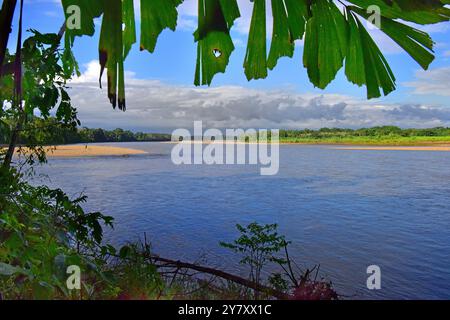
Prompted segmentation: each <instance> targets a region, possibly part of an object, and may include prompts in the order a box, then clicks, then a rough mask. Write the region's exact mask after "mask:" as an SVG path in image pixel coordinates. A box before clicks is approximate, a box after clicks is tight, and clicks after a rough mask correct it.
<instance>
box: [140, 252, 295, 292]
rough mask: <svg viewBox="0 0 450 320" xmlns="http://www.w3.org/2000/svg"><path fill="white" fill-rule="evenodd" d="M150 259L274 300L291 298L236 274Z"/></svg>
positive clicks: (154, 258)
mask: <svg viewBox="0 0 450 320" xmlns="http://www.w3.org/2000/svg"><path fill="white" fill-rule="evenodd" d="M149 259H151V260H152V261H154V262H162V263H164V267H170V266H173V267H175V268H177V269H190V270H195V271H198V272H201V273H205V274H210V275H213V276H216V277H219V278H222V279H225V280H228V281H232V282H234V283H237V284H240V285H242V286H244V287H247V288H250V289H253V290H255V291H258V292H263V293H266V294H268V295H270V296H272V297H274V298H277V299H280V300H288V299H289V298H290V296H289V295H288V294H286V293H284V292H281V291H278V290H275V289H273V288H270V287H267V286H264V285H261V284H257V283H255V282H253V281H250V280H247V279H245V278H241V277H239V276H236V275H234V274H231V273H228V272H225V271H222V270H217V269H213V268H210V267H204V266H199V265H196V264H193V263H188V262H182V261H175V260H170V259H166V258H161V257H158V256H151V257H149Z"/></svg>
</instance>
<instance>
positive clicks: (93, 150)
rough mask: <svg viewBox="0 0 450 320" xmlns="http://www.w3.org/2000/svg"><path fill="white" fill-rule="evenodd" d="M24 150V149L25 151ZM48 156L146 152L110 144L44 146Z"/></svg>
mask: <svg viewBox="0 0 450 320" xmlns="http://www.w3.org/2000/svg"><path fill="white" fill-rule="evenodd" d="M25 152H26V151H25ZM46 152H47V157H48V158H75V157H98V156H127V155H136V154H146V153H147V152H145V151H142V150H135V149H129V148H119V147H111V146H91V145H87V146H86V145H66V146H55V147H47V148H46Z"/></svg>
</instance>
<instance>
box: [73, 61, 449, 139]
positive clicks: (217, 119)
mask: <svg viewBox="0 0 450 320" xmlns="http://www.w3.org/2000/svg"><path fill="white" fill-rule="evenodd" d="M98 71H99V69H98V63H97V62H91V63H90V64H88V65H87V69H86V72H85V73H84V74H83V75H82V77H81V78H79V79H77V80H75V81H73V82H72V83H71V84H70V86H71V87H72V89H71V90H70V95H71V97H72V100H73V103H74V105H75V106H76V107H77V108H78V111H79V117H80V119H81V121H82V123H83V125H85V126H89V127H104V128H115V127H123V128H127V129H135V130H145V131H157V130H158V131H166V132H168V131H171V130H172V129H174V128H181V127H184V128H186V127H187V128H190V127H191V126H192V123H193V121H195V120H202V121H204V122H205V126H208V127H218V128H234V127H239V128H241V127H242V128H248V127H254V128H293V129H299V128H320V127H350V128H354V127H368V126H377V125H398V126H401V127H433V126H450V109H448V108H437V107H431V106H423V105H399V104H391V105H389V104H381V103H380V102H379V101H370V102H368V101H365V100H358V99H355V98H352V97H348V96H343V95H336V94H334V95H333V94H324V95H316V94H299V93H297V92H295V91H292V90H290V89H278V90H257V89H251V88H245V87H240V86H222V87H214V88H196V87H192V86H181V85H170V84H166V83H162V82H160V81H157V80H143V79H137V78H136V77H135V75H134V74H133V73H127V75H126V78H127V106H128V110H127V112H125V113H123V112H120V111H117V110H116V111H113V110H111V106H110V105H109V102H108V99H107V98H106V88H105V87H104V89H103V90H100V89H99V86H98ZM447 83H448V82H447Z"/></svg>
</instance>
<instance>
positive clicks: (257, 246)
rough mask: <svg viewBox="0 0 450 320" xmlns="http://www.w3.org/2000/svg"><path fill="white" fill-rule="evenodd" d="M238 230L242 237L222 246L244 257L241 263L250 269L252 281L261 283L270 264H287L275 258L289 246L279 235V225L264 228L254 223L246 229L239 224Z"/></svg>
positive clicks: (264, 226)
mask: <svg viewBox="0 0 450 320" xmlns="http://www.w3.org/2000/svg"><path fill="white" fill-rule="evenodd" d="M236 228H237V229H238V231H239V232H240V234H241V236H240V237H239V238H238V239H236V240H235V241H233V242H232V243H226V242H221V243H220V245H221V246H222V247H224V248H228V249H231V250H233V251H235V252H237V253H240V254H242V255H243V258H242V260H241V261H240V263H241V264H244V265H248V266H249V267H250V279H251V280H252V281H254V282H255V283H257V284H259V283H260V282H261V271H262V269H263V268H264V266H266V265H267V264H268V263H270V262H275V263H278V264H285V263H286V261H285V260H284V259H281V258H277V257H275V255H276V254H277V253H279V252H280V251H281V250H282V249H284V248H286V247H287V245H288V244H289V243H288V242H287V241H286V240H285V237H284V236H281V235H279V234H278V232H277V229H278V225H276V224H267V225H263V226H262V225H259V224H258V223H256V222H254V223H251V224H249V225H248V226H246V227H243V226H241V225H240V224H237V225H236Z"/></svg>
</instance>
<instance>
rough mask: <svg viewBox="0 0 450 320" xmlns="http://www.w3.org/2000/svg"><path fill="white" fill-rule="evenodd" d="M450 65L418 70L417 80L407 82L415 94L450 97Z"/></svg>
mask: <svg viewBox="0 0 450 320" xmlns="http://www.w3.org/2000/svg"><path fill="white" fill-rule="evenodd" d="M449 83H450V67H443V68H436V69H432V70H428V71H423V70H419V71H417V72H416V80H415V81H413V82H408V83H405V85H406V86H407V87H411V88H413V89H414V91H413V92H414V93H415V94H429V95H438V96H444V97H450V89H449Z"/></svg>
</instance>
